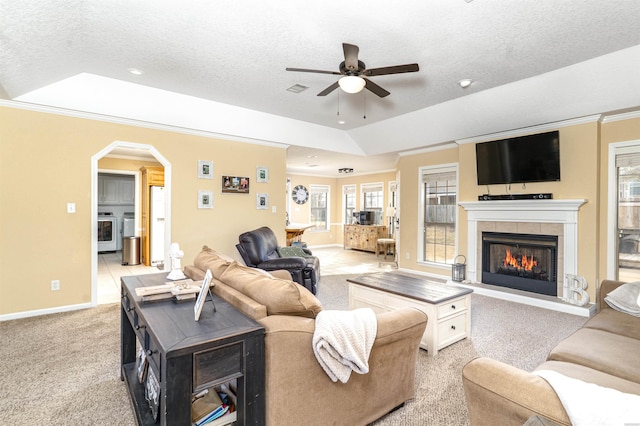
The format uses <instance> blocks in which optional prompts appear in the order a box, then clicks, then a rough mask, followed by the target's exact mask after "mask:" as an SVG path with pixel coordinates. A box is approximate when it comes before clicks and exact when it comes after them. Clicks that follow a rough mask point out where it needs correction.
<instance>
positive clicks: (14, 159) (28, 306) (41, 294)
mask: <svg viewBox="0 0 640 426" xmlns="http://www.w3.org/2000/svg"><path fill="white" fill-rule="evenodd" d="M114 141H126V142H134V143H140V144H146V145H151V146H153V147H155V148H156V149H157V150H158V152H159V153H160V154H161V155H162V156H164V157H165V158H166V159H167V160H168V161H169V162H170V163H171V166H172V171H173V172H172V185H173V190H172V202H171V211H172V222H171V223H172V229H171V239H172V241H175V242H178V243H180V246H181V248H182V249H183V250H184V252H185V257H184V259H185V262H190V261H191V260H192V259H193V258H194V256H195V255H196V254H197V252H198V251H199V250H200V249H201V247H202V245H204V244H207V245H209V246H211V247H215V248H217V249H220V250H224V251H226V252H229V253H231V254H232V255H236V253H235V252H236V249H235V243H236V242H237V238H238V234H239V233H241V232H244V231H246V230H250V229H254V228H257V227H259V226H263V225H266V226H269V227H271V228H272V229H274V231H275V232H276V233H277V235H278V236H279V238H280V239H281V243H282V244H284V239H285V237H284V224H285V221H284V211H285V185H286V176H285V169H286V151H285V149H283V148H278V147H271V146H262V145H251V144H245V143H238V142H230V141H224V140H216V139H211V138H206V137H201V136H194V135H187V134H182V133H173V132H169V131H159V130H153V129H147V128H141V127H133V126H127V125H121V124H114V123H106V122H100V121H93V120H87V119H80V118H74V117H68V116H62V115H56V114H47V113H41V112H33V111H26V110H21V109H13V108H0V182H1V185H2V191H1V193H0V223H1V224H2V226H1V228H0V241H2V248H1V249H0V250H1V252H0V277H1V278H0V315H3V314H11V313H18V312H25V311H38V310H44V309H49V308H55V307H62V306H68V305H76V304H85V303H89V302H90V301H91V262H92V257H91V230H92V226H94V224H93V223H92V220H91V208H92V203H94V202H95V201H94V200H92V195H91V178H92V177H91V159H92V156H93V155H95V154H97V153H98V152H100V151H102V150H103V149H104V148H105V147H107V146H109V145H110V144H112V143H113V142H114ZM198 160H211V161H213V163H214V179H213V180H208V179H198V177H197V161H198ZM257 166H267V167H269V169H270V170H269V171H270V176H269V183H256V182H255V177H256V167H257ZM221 175H235V176H248V177H250V178H251V193H250V194H221V192H220V176H221ZM198 190H211V191H213V193H214V208H213V209H198V208H197V193H198ZM257 192H261V193H268V194H269V201H270V205H271V206H275V207H276V213H275V214H274V213H272V211H271V209H269V210H256V193H257ZM69 202H73V203H76V209H77V213H75V214H68V213H66V205H67V203H69ZM54 279H57V280H60V282H61V289H60V290H59V291H55V292H53V291H51V290H50V283H51V280H54Z"/></svg>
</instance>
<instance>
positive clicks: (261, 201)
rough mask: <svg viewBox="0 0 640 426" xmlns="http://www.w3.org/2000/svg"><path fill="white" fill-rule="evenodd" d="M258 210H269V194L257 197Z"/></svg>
mask: <svg viewBox="0 0 640 426" xmlns="http://www.w3.org/2000/svg"><path fill="white" fill-rule="evenodd" d="M256 209H257V210H267V209H269V194H257V195H256Z"/></svg>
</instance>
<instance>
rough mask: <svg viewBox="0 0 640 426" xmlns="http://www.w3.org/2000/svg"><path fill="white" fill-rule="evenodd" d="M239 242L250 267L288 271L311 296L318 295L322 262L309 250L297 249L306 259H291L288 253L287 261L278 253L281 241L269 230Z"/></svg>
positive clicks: (249, 234) (255, 232)
mask: <svg viewBox="0 0 640 426" xmlns="http://www.w3.org/2000/svg"><path fill="white" fill-rule="evenodd" d="M238 240H239V243H238V244H237V245H236V248H237V249H238V252H239V253H240V256H242V259H243V260H244V262H245V263H246V265H247V266H250V267H252V268H260V269H263V270H265V271H274V270H278V269H284V270H287V271H289V273H290V274H291V279H292V280H293V281H295V282H297V283H298V284H300V285H302V286H304V287H305V288H306V289H308V290H309V291H311V293H313V294H316V293H317V291H318V281H320V261H319V260H318V258H317V257H315V256H313V255H312V253H311V251H310V250H309V249H306V248H297V249H299V250H301V254H303V255H302V256H289V255H288V253H286V255H287V257H283V256H281V255H280V253H279V252H278V249H279V247H278V239H277V238H276V235H275V234H274V232H273V231H272V230H271V229H270V228H268V227H266V226H263V227H262V228H258V229H255V230H253V231H248V232H245V233H243V234H240V236H239V237H238ZM281 251H282V250H281Z"/></svg>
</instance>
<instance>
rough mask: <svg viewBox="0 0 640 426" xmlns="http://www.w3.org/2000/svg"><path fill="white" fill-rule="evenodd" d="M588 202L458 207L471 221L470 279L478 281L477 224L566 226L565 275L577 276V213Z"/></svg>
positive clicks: (509, 202)
mask: <svg viewBox="0 0 640 426" xmlns="http://www.w3.org/2000/svg"><path fill="white" fill-rule="evenodd" d="M586 202H587V200H585V199H575V200H541V199H537V200H492V201H469V202H465V201H463V202H460V203H458V204H459V205H460V206H462V208H463V209H465V210H466V211H467V212H468V213H467V217H468V229H467V231H468V244H467V252H468V253H469V256H467V257H468V259H467V262H468V268H467V270H468V278H469V279H470V280H471V281H472V282H478V279H477V277H476V275H477V267H478V262H479V260H478V259H476V255H475V253H477V252H478V250H477V248H478V244H479V242H478V240H479V237H478V222H534V223H559V224H562V225H563V226H564V239H563V240H564V273H565V274H576V275H577V273H578V210H579V209H580V207H581V206H582V205H583V204H585V203H586Z"/></svg>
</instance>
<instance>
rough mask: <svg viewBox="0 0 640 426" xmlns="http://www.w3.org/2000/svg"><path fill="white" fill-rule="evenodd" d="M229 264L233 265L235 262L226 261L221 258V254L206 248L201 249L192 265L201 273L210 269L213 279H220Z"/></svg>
mask: <svg viewBox="0 0 640 426" xmlns="http://www.w3.org/2000/svg"><path fill="white" fill-rule="evenodd" d="M231 263H235V260H231V261H229V260H227V259H224V258H223V255H222V254H221V253H218V252H217V251H215V250H213V249H210V248H209V247H207V246H204V247H202V251H201V252H200V253H198V254H197V255H196V258H195V259H194V261H193V264H194V266H195V267H196V268H198V269H200V270H201V271H206V270H207V269H211V273H212V274H213V277H214V278H217V279H220V276H222V273H223V272H224V271H225V270H226V269H227V267H228V266H229V265H231Z"/></svg>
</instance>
